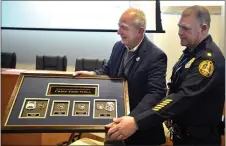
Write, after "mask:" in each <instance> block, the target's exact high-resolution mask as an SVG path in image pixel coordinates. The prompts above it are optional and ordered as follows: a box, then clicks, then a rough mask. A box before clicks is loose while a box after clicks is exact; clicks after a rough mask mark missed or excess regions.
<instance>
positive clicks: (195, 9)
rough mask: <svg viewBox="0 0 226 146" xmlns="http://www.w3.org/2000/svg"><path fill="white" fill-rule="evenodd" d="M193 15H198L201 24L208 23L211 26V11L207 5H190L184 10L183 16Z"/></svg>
mask: <svg viewBox="0 0 226 146" xmlns="http://www.w3.org/2000/svg"><path fill="white" fill-rule="evenodd" d="M192 15H193V16H195V17H196V19H197V20H198V21H199V23H200V24H206V25H208V27H210V21H211V19H210V13H209V11H208V10H207V9H206V8H205V7H203V6H198V5H195V6H191V7H188V8H187V9H185V10H184V11H183V12H182V15H181V16H182V17H187V16H192Z"/></svg>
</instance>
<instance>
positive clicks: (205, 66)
mask: <svg viewBox="0 0 226 146" xmlns="http://www.w3.org/2000/svg"><path fill="white" fill-rule="evenodd" d="M213 71H214V65H213V62H212V61H210V60H204V61H202V62H201V63H200V64H199V72H200V73H201V74H202V75H203V76H205V77H210V76H211V75H212V74H213Z"/></svg>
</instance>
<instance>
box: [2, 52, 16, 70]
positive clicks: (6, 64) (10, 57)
mask: <svg viewBox="0 0 226 146" xmlns="http://www.w3.org/2000/svg"><path fill="white" fill-rule="evenodd" d="M1 67H2V68H16V53H15V52H13V53H10V52H2V53H1Z"/></svg>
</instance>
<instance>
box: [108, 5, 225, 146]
mask: <svg viewBox="0 0 226 146" xmlns="http://www.w3.org/2000/svg"><path fill="white" fill-rule="evenodd" d="M178 26H179V37H180V40H181V45H182V46H185V47H186V48H185V50H184V51H183V54H182V56H181V57H180V59H179V61H178V62H177V63H176V64H175V66H174V67H173V73H172V76H171V83H170V84H169V94H168V95H167V96H166V97H165V98H164V99H163V100H162V101H160V102H159V103H158V104H157V105H155V106H154V107H153V108H151V109H148V110H146V111H144V112H142V113H140V114H139V115H136V116H135V117H130V116H124V117H120V118H115V119H113V122H112V124H111V125H110V124H109V125H106V127H108V128H110V129H109V130H108V136H109V137H110V138H111V139H118V140H119V139H125V138H127V137H129V136H131V135H132V134H133V133H134V132H135V131H136V130H137V129H139V130H145V129H146V128H147V127H149V126H152V125H155V124H157V123H161V122H164V121H165V120H166V119H171V121H172V123H171V127H170V131H171V134H172V139H173V143H174V145H219V146H220V145H221V136H220V134H219V132H218V129H217V127H218V125H219V123H220V122H221V117H222V112H223V107H224V98H225V58H224V56H223V54H222V53H221V51H220V49H219V48H218V46H217V45H216V44H215V43H214V42H213V40H212V37H211V35H209V34H208V31H209V27H210V14H209V12H208V10H207V9H206V8H204V7H202V6H191V7H188V8H187V9H186V10H184V11H183V12H182V15H181V18H180V21H179V23H178ZM113 123H114V124H113Z"/></svg>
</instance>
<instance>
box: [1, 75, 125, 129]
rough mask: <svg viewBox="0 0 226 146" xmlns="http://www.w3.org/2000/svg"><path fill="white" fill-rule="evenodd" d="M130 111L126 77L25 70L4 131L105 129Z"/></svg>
mask: <svg viewBox="0 0 226 146" xmlns="http://www.w3.org/2000/svg"><path fill="white" fill-rule="evenodd" d="M128 113H129V98H128V88H127V82H126V81H125V80H123V79H122V78H110V77H108V76H89V77H87V76H78V77H74V76H73V75H72V74H68V73H67V74H59V73H58V74H57V73H50V74H47V73H22V74H21V75H20V76H19V78H18V81H17V83H16V86H15V88H14V90H13V93H12V95H11V98H10V100H9V103H8V105H7V108H6V111H5V115H4V122H3V124H2V132H8V133H16V132H23V133H24V132H27V133H29V132H32V133H35V132H36V133H38V132H40V133H44V132H75V131H81V132H85V131H87V132H103V131H105V128H104V126H105V125H106V124H108V123H110V122H112V119H113V118H115V117H121V116H124V115H127V114H128Z"/></svg>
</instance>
